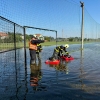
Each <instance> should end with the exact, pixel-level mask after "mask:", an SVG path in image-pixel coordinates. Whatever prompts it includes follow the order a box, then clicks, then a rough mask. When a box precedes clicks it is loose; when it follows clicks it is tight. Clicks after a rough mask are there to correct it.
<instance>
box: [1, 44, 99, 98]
mask: <svg viewBox="0 0 100 100" xmlns="http://www.w3.org/2000/svg"><path fill="white" fill-rule="evenodd" d="M79 46H80V45H79V44H76V45H74V44H73V45H70V47H69V49H68V51H73V52H70V54H71V55H72V56H73V57H74V58H75V59H74V60H73V61H70V62H66V61H62V62H61V63H60V64H59V65H46V64H45V63H44V62H45V60H46V59H48V58H49V57H50V56H51V55H52V53H53V49H54V47H55V46H49V47H43V51H42V53H41V61H38V60H37V64H36V65H30V56H29V50H28V49H27V50H26V52H27V64H26V66H25V64H24V55H23V54H24V53H23V49H19V50H17V51H16V53H17V54H18V55H17V56H16V59H15V56H14V51H9V52H5V53H1V54H0V100H100V79H99V78H100V44H99V43H93V44H85V45H84V48H85V49H84V50H83V51H79V50H78V51H75V50H77V48H79ZM15 60H16V63H15Z"/></svg>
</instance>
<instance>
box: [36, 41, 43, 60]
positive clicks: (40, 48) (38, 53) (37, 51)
mask: <svg viewBox="0 0 100 100" xmlns="http://www.w3.org/2000/svg"><path fill="white" fill-rule="evenodd" d="M42 50H43V49H42V46H41V44H40V43H39V44H37V50H36V55H37V58H38V60H41V58H40V52H41V51H42Z"/></svg>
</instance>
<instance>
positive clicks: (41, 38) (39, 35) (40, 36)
mask: <svg viewBox="0 0 100 100" xmlns="http://www.w3.org/2000/svg"><path fill="white" fill-rule="evenodd" d="M35 36H36V37H37V38H38V39H40V40H44V37H43V35H42V34H35Z"/></svg>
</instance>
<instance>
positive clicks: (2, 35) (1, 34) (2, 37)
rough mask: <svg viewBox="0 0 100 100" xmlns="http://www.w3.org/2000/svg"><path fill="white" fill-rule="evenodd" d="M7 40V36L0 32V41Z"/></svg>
mask: <svg viewBox="0 0 100 100" xmlns="http://www.w3.org/2000/svg"><path fill="white" fill-rule="evenodd" d="M5 38H8V34H7V33H4V32H0V39H5Z"/></svg>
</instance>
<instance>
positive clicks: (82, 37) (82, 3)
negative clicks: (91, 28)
mask: <svg viewBox="0 0 100 100" xmlns="http://www.w3.org/2000/svg"><path fill="white" fill-rule="evenodd" d="M80 3H81V7H82V24H81V49H83V42H84V2H80Z"/></svg>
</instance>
